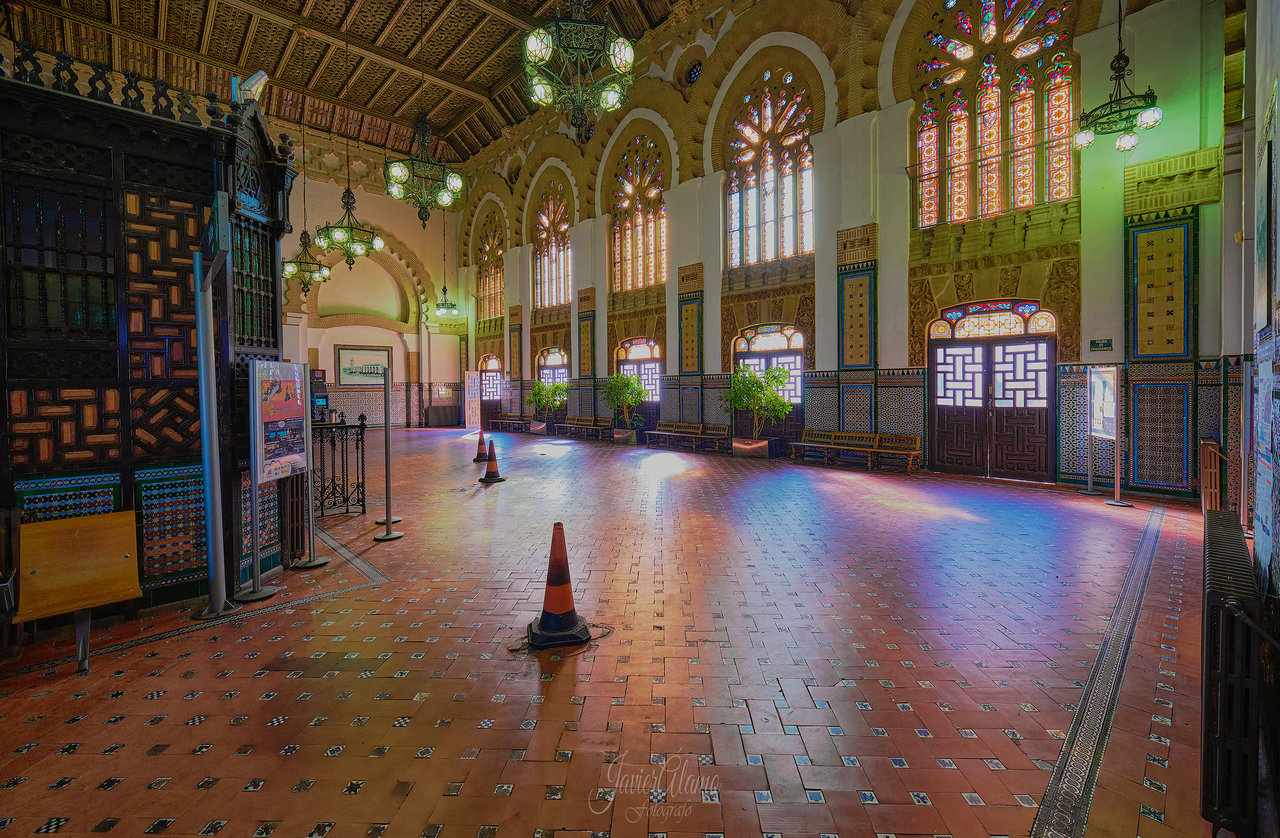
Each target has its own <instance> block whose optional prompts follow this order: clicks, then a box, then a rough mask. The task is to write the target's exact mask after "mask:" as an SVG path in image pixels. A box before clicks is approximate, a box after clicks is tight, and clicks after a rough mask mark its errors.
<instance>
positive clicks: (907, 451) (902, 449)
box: [875, 434, 924, 473]
mask: <svg viewBox="0 0 1280 838" xmlns="http://www.w3.org/2000/svg"><path fill="white" fill-rule="evenodd" d="M875 453H876V458H877V459H878V460H881V461H883V458H884V457H889V458H891V459H899V460H902V461H903V464H904V465H905V466H906V469H907V471H908V472H912V473H914V472H918V471H919V470H920V460H921V459H922V458H923V456H924V453H923V448H922V445H921V440H920V437H919V436H918V435H916V434H877V435H876V448H875Z"/></svg>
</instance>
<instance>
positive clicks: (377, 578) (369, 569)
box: [316, 524, 391, 584]
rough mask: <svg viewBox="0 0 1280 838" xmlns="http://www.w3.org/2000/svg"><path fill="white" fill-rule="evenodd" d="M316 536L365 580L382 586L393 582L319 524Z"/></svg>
mask: <svg viewBox="0 0 1280 838" xmlns="http://www.w3.org/2000/svg"><path fill="white" fill-rule="evenodd" d="M316 536H317V537H318V538H319V539H320V540H321V541H323V542H324V543H325V546H326V547H328V548H329V549H330V550H332V551H333V552H335V553H337V554H338V555H339V556H341V557H342V558H343V560H344V561H346V563H347V564H349V565H351V567H353V568H355V571H356V572H357V573H359V574H360V575H361V576H363V577H364V578H365V579H368V580H369V581H370V582H374V583H376V584H382V583H385V582H390V581H391V577H390V576H388V575H387V574H385V573H383V572H382V571H381V570H378V569H377V568H376V567H374V566H373V565H371V564H369V563H368V562H367V561H365V560H364V559H363V558H362V557H361V556H359V555H357V554H356V553H354V552H352V550H351V548H350V547H348V546H347V545H345V544H343V543H342V542H341V541H339V540H338V539H336V538H334V537H333V536H332V535H330V534H329V532H328V530H326V529H325V528H324V527H322V526H320V525H319V524H317V525H316Z"/></svg>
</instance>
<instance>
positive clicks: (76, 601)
mask: <svg viewBox="0 0 1280 838" xmlns="http://www.w3.org/2000/svg"><path fill="white" fill-rule="evenodd" d="M19 545H20V547H19V551H18V562H17V565H16V567H15V568H14V571H13V573H11V574H10V575H9V576H8V577H7V578H6V579H5V580H4V581H3V584H4V591H3V592H2V593H0V608H2V609H3V610H5V611H6V612H8V613H6V614H5V615H4V616H5V617H6V618H7V619H8V620H10V621H11V622H15V623H25V622H28V621H31V620H40V619H43V618H45V617H54V616H57V615H59V614H67V613H72V614H74V615H75V626H76V659H77V660H78V661H79V669H80V671H81V672H88V671H89V615H90V611H91V609H93V607H94V606H97V605H110V604H112V603H116V602H124V601H125V600H130V599H137V598H139V597H141V596H142V590H141V589H140V588H139V586H138V560H137V558H136V556H137V553H138V520H137V516H136V515H135V514H134V513H133V512H111V513H108V514H106V515H88V516H84V517H80V518H61V519H59V520H56V521H41V522H38V523H34V524H23V525H21V527H20V528H19ZM15 583H16V585H15Z"/></svg>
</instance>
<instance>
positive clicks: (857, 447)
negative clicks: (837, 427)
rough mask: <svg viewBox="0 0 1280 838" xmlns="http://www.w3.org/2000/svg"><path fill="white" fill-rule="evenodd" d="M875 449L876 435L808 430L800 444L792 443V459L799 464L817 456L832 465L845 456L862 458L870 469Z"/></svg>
mask: <svg viewBox="0 0 1280 838" xmlns="http://www.w3.org/2000/svg"><path fill="white" fill-rule="evenodd" d="M875 447H876V435H875V434H867V433H861V432H858V431H814V430H807V431H805V432H804V433H803V434H801V436H800V441H799V442H793V443H791V459H792V460H794V461H796V462H797V463H799V462H803V461H805V460H807V459H809V458H810V457H811V456H812V455H815V454H816V455H817V458H818V459H819V460H821V461H822V462H823V463H826V464H827V465H831V464H833V463H837V462H839V461H840V460H841V458H842V457H844V456H853V457H858V458H861V459H862V460H863V461H864V462H865V463H866V464H867V467H868V468H870V466H871V455H872V453H873V452H874V451H875Z"/></svg>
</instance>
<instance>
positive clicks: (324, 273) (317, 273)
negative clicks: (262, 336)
mask: <svg viewBox="0 0 1280 838" xmlns="http://www.w3.org/2000/svg"><path fill="white" fill-rule="evenodd" d="M302 148H303V153H304V154H305V153H306V151H307V129H306V126H305V124H304V125H303V128H302ZM308 228H309V225H308V224H307V164H306V161H305V160H304V161H303V163H302V234H301V235H299V236H298V247H299V250H298V255H297V256H295V257H293V258H292V259H286V260H284V262H282V263H281V265H282V267H281V270H282V271H283V272H284V278H285V279H286V280H288V279H293V278H294V277H297V278H298V282H299V283H301V285H302V296H304V297H305V296H307V292H308V291H310V290H311V286H312V285H316V284H318V283H321V282H324V281H325V280H326V279H328V278H329V266H328V265H326V264H324V263H323V262H321V261H320V257H319V256H317V255H316V254H315V253H314V252H313V251H312V250H311V234H310V233H309V232H307V230H308Z"/></svg>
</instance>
